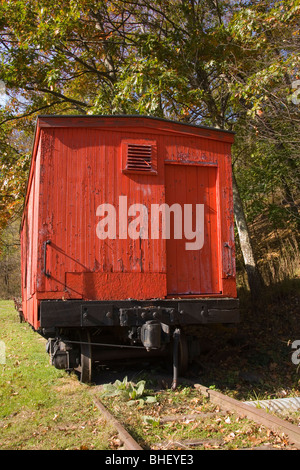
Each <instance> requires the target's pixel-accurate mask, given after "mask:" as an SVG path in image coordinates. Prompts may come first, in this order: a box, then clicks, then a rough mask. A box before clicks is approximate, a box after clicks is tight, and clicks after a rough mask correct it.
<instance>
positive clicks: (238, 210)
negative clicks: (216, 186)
mask: <svg viewBox="0 0 300 470" xmlns="http://www.w3.org/2000/svg"><path fill="white" fill-rule="evenodd" d="M232 184H233V204H234V218H235V223H236V227H237V230H238V235H239V241H240V247H241V250H242V254H243V258H244V263H245V268H246V272H247V277H248V283H249V288H250V291H251V296H252V298H253V299H257V298H258V296H259V294H260V291H261V288H262V285H263V282H262V278H261V276H260V272H259V270H258V268H257V263H256V260H255V256H254V253H253V248H252V243H251V238H250V234H249V229H248V226H247V221H246V217H245V213H244V208H243V203H242V201H241V198H240V194H239V189H238V186H237V183H236V179H235V176H234V174H233V175H232Z"/></svg>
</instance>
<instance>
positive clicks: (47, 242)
mask: <svg viewBox="0 0 300 470" xmlns="http://www.w3.org/2000/svg"><path fill="white" fill-rule="evenodd" d="M50 243H51V240H47V241H45V242H44V270H43V273H44V274H45V276H46V277H50V273H49V271H47V267H46V265H47V245H50Z"/></svg>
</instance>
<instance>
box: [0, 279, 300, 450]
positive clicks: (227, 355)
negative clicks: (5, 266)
mask: <svg viewBox="0 0 300 470" xmlns="http://www.w3.org/2000/svg"><path fill="white" fill-rule="evenodd" d="M299 292H300V280H299V279H295V280H294V281H293V282H287V281H285V282H282V283H281V284H277V285H276V286H270V287H269V288H268V289H267V290H266V292H265V294H264V298H263V299H262V301H261V304H260V305H256V307H255V308H254V309H253V308H251V305H250V304H249V301H248V299H247V295H248V294H247V293H244V294H243V292H241V291H240V292H239V297H240V299H241V316H242V321H241V324H239V325H238V326H236V327H234V328H232V329H231V328H224V327H219V326H213V327H212V328H204V329H203V332H202V333H203V337H202V339H201V340H200V344H201V347H202V352H201V355H200V358H199V360H200V362H197V363H196V364H195V365H194V366H193V368H191V370H190V374H191V376H190V378H191V379H194V380H195V379H196V380H197V381H198V382H200V383H202V384H203V385H206V386H208V387H211V386H215V388H216V389H219V390H221V391H222V392H225V393H227V394H228V395H231V396H233V397H235V398H237V399H240V400H249V399H257V397H259V398H260V399H266V398H282V397H285V396H299V394H300V392H299V387H300V376H299V372H300V368H299V367H298V366H297V365H295V364H293V363H292V361H291V355H292V352H293V350H292V349H291V343H292V341H294V340H298V339H300V322H299V318H300V310H299V308H300V298H299ZM0 324H1V330H0V341H1V342H2V345H3V343H4V344H5V355H6V361H5V364H1V354H0V449H11V450H19V449H26V450H27V449H28V450H42V449H46V450H48V449H53V450H56V449H71V450H72V449H118V448H119V446H120V443H119V441H118V439H117V438H116V435H115V432H114V430H113V429H111V428H110V427H109V426H108V425H107V423H106V422H105V421H104V419H103V417H102V416H101V415H100V413H99V411H98V409H97V408H96V407H95V406H94V404H93V400H92V396H91V391H92V390H91V387H88V386H87V385H83V384H80V383H79V382H78V380H77V378H76V377H75V376H73V375H70V376H69V375H67V374H66V373H65V372H64V371H58V370H57V369H55V368H54V367H53V366H51V365H50V364H49V358H48V355H47V354H46V352H45V340H44V339H43V338H41V337H40V336H39V335H38V334H37V333H35V332H34V331H33V330H32V329H31V328H30V326H29V325H27V324H25V323H19V319H18V315H17V313H16V311H15V309H14V306H13V303H12V302H9V301H0ZM0 353H1V351H0ZM154 378H155V371H153V373H151V374H150V375H149V376H144V377H140V378H139V380H142V379H144V380H145V381H146V382H145V384H143V387H141V386H137V384H136V385H135V386H133V387H129V388H128V387H127V385H128V384H127V381H126V380H125V379H124V380H123V382H120V383H118V384H117V385H118V387H117V391H118V392H119V391H121V392H122V393H117V394H116V396H107V397H106V398H105V404H106V405H107V407H108V408H109V409H110V410H111V411H112V412H113V414H114V415H115V416H116V417H117V418H119V419H120V420H121V421H122V422H123V423H124V425H125V426H126V428H127V430H128V431H129V432H130V433H132V435H133V437H134V438H135V439H136V440H137V441H138V442H139V443H140V444H141V445H142V446H145V448H148V449H176V448H184V442H185V440H186V439H197V440H198V441H199V439H200V440H202V445H198V446H196V447H195V448H200V449H203V448H204V449H234V448H239V447H247V446H250V445H253V446H259V445H262V444H267V443H272V445H275V446H278V447H280V448H283V447H284V446H285V445H286V444H285V441H284V439H281V437H280V436H276V435H273V434H272V433H271V434H270V433H268V432H267V431H266V429H264V428H263V427H261V426H258V425H256V424H255V423H252V422H251V421H248V420H244V419H243V420H242V419H241V418H238V417H237V416H234V415H231V414H227V415H225V416H224V415H222V414H221V413H219V415H217V416H216V417H214V418H213V419H208V420H205V419H204V420H201V421H198V420H193V419H192V420H186V421H185V422H163V420H162V418H163V417H164V416H167V415H169V414H177V413H186V414H193V413H194V414H199V413H202V412H207V411H209V412H210V411H215V409H214V407H212V405H211V404H210V403H209V402H207V400H206V399H205V398H203V397H201V396H199V393H198V392H197V391H196V390H193V389H192V388H190V387H184V388H179V389H178V390H177V391H175V392H172V391H170V390H164V391H161V390H159V391H157V392H153V390H151V389H149V387H153V388H154V383H153V379H154ZM136 379H137V380H138V378H137V377H136ZM140 384H141V382H140ZM124 387H125V388H126V392H128V393H125V394H124V393H123V392H124V390H123V389H124ZM127 389H128V390H127ZM113 392H114V390H113ZM112 395H114V393H112ZM149 396H150V397H151V396H153V397H154V396H155V400H153V401H152V402H149V403H148V397H149ZM100 398H102V397H100ZM130 400H131V401H133V403H132V404H131V406H127V402H128V401H130ZM288 419H289V420H290V421H292V422H294V423H295V424H297V425H299V414H296V415H294V416H291V415H290V416H289V417H288ZM179 442H180V443H181V444H178V443H179ZM180 445H181V447H180ZM176 446H177V447H176Z"/></svg>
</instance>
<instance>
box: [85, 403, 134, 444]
mask: <svg viewBox="0 0 300 470" xmlns="http://www.w3.org/2000/svg"><path fill="white" fill-rule="evenodd" d="M93 400H94V403H95V405H96V406H97V408H98V409H99V410H100V411H101V413H102V414H103V416H104V417H105V418H106V419H107V420H108V421H109V422H111V423H112V425H113V426H114V427H115V428H116V430H117V431H118V433H119V436H120V439H121V441H122V442H123V443H124V446H125V448H126V449H127V450H143V448H142V447H141V446H140V445H139V444H138V443H137V442H136V441H135V440H134V439H133V437H132V436H131V435H130V434H129V432H127V431H126V429H125V428H124V427H123V426H122V424H121V423H119V421H118V420H117V419H116V418H115V417H114V416H113V415H112V414H111V413H110V412H109V411H108V410H107V409H106V408H105V406H104V405H103V404H102V403H101V402H100V401H99V400H98V399H97V398H95V397H93Z"/></svg>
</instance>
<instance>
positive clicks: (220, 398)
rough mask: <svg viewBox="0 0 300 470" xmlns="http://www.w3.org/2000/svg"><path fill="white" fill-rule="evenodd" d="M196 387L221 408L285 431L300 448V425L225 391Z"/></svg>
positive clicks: (273, 428) (275, 429)
mask: <svg viewBox="0 0 300 470" xmlns="http://www.w3.org/2000/svg"><path fill="white" fill-rule="evenodd" d="M194 387H195V388H196V389H197V390H199V391H200V392H201V393H202V395H204V396H206V397H208V398H209V400H210V401H211V402H212V403H214V404H216V405H219V406H220V407H221V409H223V410H226V411H233V412H236V413H237V414H238V415H240V416H246V417H247V418H249V419H251V420H252V421H255V422H256V423H258V424H262V425H264V426H266V427H267V428H268V429H271V430H272V431H275V432H278V433H284V434H285V435H286V436H288V438H289V440H290V442H291V443H293V444H294V445H295V446H296V447H297V449H300V429H299V427H298V426H296V425H294V424H291V423H289V422H288V421H286V420H284V419H281V418H278V416H274V415H272V414H271V413H267V412H266V411H265V410H263V409H261V408H255V407H253V406H251V405H247V404H245V403H243V402H240V401H238V400H236V399H234V398H231V397H228V396H227V395H223V393H220V392H217V391H216V390H210V389H209V388H207V387H204V386H203V385H200V384H194Z"/></svg>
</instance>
